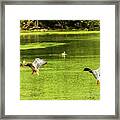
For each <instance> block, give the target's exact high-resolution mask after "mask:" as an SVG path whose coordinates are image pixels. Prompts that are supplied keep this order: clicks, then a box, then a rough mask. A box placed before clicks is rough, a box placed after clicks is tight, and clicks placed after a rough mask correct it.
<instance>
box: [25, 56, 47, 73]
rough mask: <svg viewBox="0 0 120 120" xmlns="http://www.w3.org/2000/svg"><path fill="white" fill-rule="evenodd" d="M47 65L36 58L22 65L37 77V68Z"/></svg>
mask: <svg viewBox="0 0 120 120" xmlns="http://www.w3.org/2000/svg"><path fill="white" fill-rule="evenodd" d="M45 64H47V62H46V61H45V60H43V59H40V58H36V59H35V60H34V61H33V62H32V63H27V64H24V66H28V67H30V68H31V69H32V74H34V73H36V74H37V75H39V68H41V67H42V66H43V65H45Z"/></svg>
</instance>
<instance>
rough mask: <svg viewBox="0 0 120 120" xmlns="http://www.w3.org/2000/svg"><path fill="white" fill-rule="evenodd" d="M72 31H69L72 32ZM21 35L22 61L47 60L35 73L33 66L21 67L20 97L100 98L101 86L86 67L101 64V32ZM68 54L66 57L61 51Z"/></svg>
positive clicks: (56, 98) (95, 67) (33, 98)
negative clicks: (85, 70) (86, 70)
mask: <svg viewBox="0 0 120 120" xmlns="http://www.w3.org/2000/svg"><path fill="white" fill-rule="evenodd" d="M69 33H70V32H69ZM69 33H68V32H66V34H65V33H64V34H63V33H59V34H57V33H56V34H52V33H51V34H50V33H49V35H48V34H45V32H44V33H43V34H44V35H43V34H42V32H40V34H38V33H37V34H27V33H25V34H23V33H22V34H21V39H20V44H21V46H20V55H21V56H20V58H21V61H22V60H25V61H27V62H32V61H33V60H34V58H36V57H38V58H43V59H45V60H46V61H47V62H48V63H47V64H46V65H45V66H43V67H42V68H41V69H40V72H39V73H40V74H39V76H38V75H32V74H31V73H32V71H31V68H28V67H21V68H20V99H21V100H99V99H100V86H99V85H96V80H95V78H94V77H93V76H92V75H91V74H90V73H88V72H84V71H83V69H84V68H85V67H90V68H93V69H97V68H98V67H99V66H100V34H99V32H94V31H92V32H89V33H88V31H87V33H86V34H82V33H81V34H78V32H76V34H75V33H74V34H72V32H71V33H70V34H69ZM63 51H65V52H66V53H67V56H66V57H65V58H63V57H62V56H61V53H62V52H63Z"/></svg>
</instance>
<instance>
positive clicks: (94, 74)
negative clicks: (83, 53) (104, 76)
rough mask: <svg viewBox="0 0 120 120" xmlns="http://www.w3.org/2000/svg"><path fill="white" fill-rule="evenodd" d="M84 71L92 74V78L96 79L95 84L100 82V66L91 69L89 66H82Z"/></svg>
mask: <svg viewBox="0 0 120 120" xmlns="http://www.w3.org/2000/svg"><path fill="white" fill-rule="evenodd" d="M84 71H88V72H90V73H91V74H92V75H93V76H94V78H95V79H96V80H97V84H99V83H100V68H98V69H96V70H92V69H90V68H84Z"/></svg>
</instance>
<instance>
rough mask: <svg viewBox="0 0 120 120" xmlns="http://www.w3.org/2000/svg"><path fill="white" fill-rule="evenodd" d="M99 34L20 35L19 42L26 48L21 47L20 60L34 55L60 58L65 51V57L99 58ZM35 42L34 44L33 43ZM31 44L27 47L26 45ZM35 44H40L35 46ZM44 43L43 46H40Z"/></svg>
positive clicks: (34, 56) (45, 57)
mask: <svg viewBox="0 0 120 120" xmlns="http://www.w3.org/2000/svg"><path fill="white" fill-rule="evenodd" d="M99 39H100V38H99V34H85V35H21V38H20V44H21V46H25V47H26V49H21V51H20V54H21V60H23V59H27V60H29V61H30V60H31V59H34V58H36V57H38V58H43V59H62V56H61V54H62V53H63V52H64V51H65V53H66V54H67V55H66V56H65V59H74V58H78V59H80V58H96V57H97V58H99V56H100V40H99ZM34 43H36V44H34ZM30 44H31V45H33V46H32V47H29V48H27V45H30ZM37 45H40V46H38V47H36V46H37ZM44 45H46V46H45V47H42V46H44Z"/></svg>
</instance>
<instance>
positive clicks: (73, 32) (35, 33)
mask: <svg viewBox="0 0 120 120" xmlns="http://www.w3.org/2000/svg"><path fill="white" fill-rule="evenodd" d="M91 33H100V31H63V32H61V31H52V32H51V31H47V32H39V31H32V32H31V31H29V32H21V33H20V35H70V34H71V35H72V34H91Z"/></svg>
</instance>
